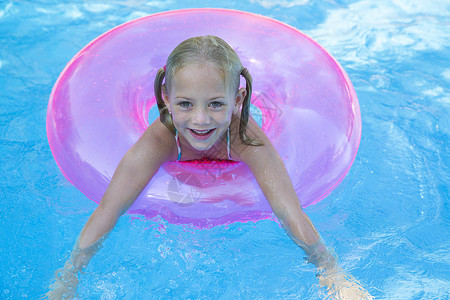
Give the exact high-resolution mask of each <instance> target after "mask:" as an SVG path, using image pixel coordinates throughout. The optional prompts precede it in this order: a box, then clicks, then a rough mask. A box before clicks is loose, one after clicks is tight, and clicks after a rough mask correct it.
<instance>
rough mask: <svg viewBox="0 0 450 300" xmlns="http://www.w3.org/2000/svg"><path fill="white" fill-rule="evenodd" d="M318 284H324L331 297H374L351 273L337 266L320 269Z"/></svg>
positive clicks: (350, 298) (350, 299)
mask: <svg viewBox="0 0 450 300" xmlns="http://www.w3.org/2000/svg"><path fill="white" fill-rule="evenodd" d="M318 278H319V284H320V285H322V286H324V287H325V288H326V290H327V293H328V295H329V296H331V297H332V298H333V299H349V300H352V299H355V300H356V299H358V300H359V299H374V298H373V297H372V296H371V295H370V294H369V292H368V291H367V290H366V289H364V288H363V287H362V285H361V284H360V283H359V282H358V280H356V279H355V278H354V277H353V276H352V275H350V274H346V273H345V272H344V270H343V269H341V268H340V267H339V266H336V267H334V268H333V269H330V270H325V269H322V270H321V272H320V273H319V274H318Z"/></svg>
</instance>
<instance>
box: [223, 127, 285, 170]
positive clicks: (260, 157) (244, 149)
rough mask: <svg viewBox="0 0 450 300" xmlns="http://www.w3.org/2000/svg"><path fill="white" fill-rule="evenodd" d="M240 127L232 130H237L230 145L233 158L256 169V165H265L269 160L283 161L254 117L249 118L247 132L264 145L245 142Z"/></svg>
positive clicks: (250, 136)
mask: <svg viewBox="0 0 450 300" xmlns="http://www.w3.org/2000/svg"><path fill="white" fill-rule="evenodd" d="M236 123H238V122H236ZM238 127H239V126H238V125H237V126H235V128H233V130H232V131H233V132H235V134H234V136H232V144H231V147H230V148H231V151H232V157H233V158H234V157H236V158H237V159H238V160H240V161H242V162H244V163H245V164H247V165H248V166H249V167H250V169H254V168H253V167H256V166H262V165H265V164H266V163H267V162H269V161H272V162H273V163H275V162H276V163H278V162H281V163H282V161H281V159H280V157H279V155H278V152H277V150H276V149H275V147H274V146H273V144H272V142H271V141H270V140H269V138H268V137H267V136H266V134H265V133H264V131H262V129H261V128H260V127H259V126H258V124H256V122H255V121H254V120H253V119H252V118H249V120H248V124H247V129H246V134H247V136H248V137H249V138H251V139H255V140H258V141H260V142H262V143H263V145H262V146H252V145H247V144H244V143H243V142H242V141H241V139H240V137H239V133H238V132H239V128H238ZM278 160H279V161H278Z"/></svg>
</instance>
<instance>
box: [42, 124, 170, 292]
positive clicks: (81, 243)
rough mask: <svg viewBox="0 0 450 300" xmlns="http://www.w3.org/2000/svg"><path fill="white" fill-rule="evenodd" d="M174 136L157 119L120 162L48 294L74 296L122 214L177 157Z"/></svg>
mask: <svg viewBox="0 0 450 300" xmlns="http://www.w3.org/2000/svg"><path fill="white" fill-rule="evenodd" d="M173 149H176V145H175V142H174V138H173V135H172V134H171V133H170V132H169V130H168V129H167V128H166V127H165V126H164V125H163V124H162V123H161V122H159V120H157V121H155V122H154V123H153V124H152V125H151V126H150V127H148V128H147V130H146V131H145V132H144V134H143V135H142V136H141V138H140V139H139V140H138V141H137V142H136V144H134V145H133V146H132V147H131V148H130V149H129V150H128V152H127V153H126V154H125V156H124V157H123V158H122V160H121V161H120V163H119V165H118V167H117V168H116V170H115V172H114V175H113V177H112V179H111V183H110V184H109V186H108V188H107V190H106V192H105V194H104V195H103V197H102V199H101V201H100V204H99V206H98V207H97V209H95V211H94V212H93V213H92V215H91V216H90V218H89V220H88V221H87V223H86V225H85V226H84V228H83V230H82V231H81V234H80V236H79V237H78V240H77V242H76V244H75V247H74V249H73V251H72V254H71V259H70V260H69V261H68V262H67V263H66V265H65V267H64V269H62V270H61V269H60V270H58V271H57V274H56V280H55V283H54V284H53V285H52V286H51V291H50V292H48V293H47V296H48V297H49V298H51V299H60V298H61V297H62V296H63V295H65V296H69V297H70V296H74V293H75V289H76V285H77V283H78V279H77V276H76V275H77V273H78V271H81V270H82V269H83V268H85V267H86V266H87V264H88V263H89V261H90V260H91V258H92V256H93V255H95V253H96V252H97V250H98V249H99V248H100V247H101V244H102V241H103V240H104V239H105V238H106V236H107V234H108V233H109V232H110V231H111V230H112V229H113V227H114V226H115V224H116V223H117V220H118V219H119V217H120V216H121V215H122V214H123V213H125V212H126V211H127V210H128V208H129V207H130V206H131V205H132V204H133V202H134V201H135V200H136V198H137V197H138V196H139V194H140V193H141V192H142V190H143V189H144V188H145V186H146V185H147V184H148V182H149V181H150V179H151V178H152V177H153V175H154V174H155V173H156V172H157V171H158V169H159V167H160V166H161V165H162V164H163V163H164V162H166V161H167V160H170V159H172V158H173V155H174V153H173Z"/></svg>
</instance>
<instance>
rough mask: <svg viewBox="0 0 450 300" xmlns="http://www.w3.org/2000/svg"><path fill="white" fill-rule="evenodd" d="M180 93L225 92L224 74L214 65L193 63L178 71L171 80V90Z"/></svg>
mask: <svg viewBox="0 0 450 300" xmlns="http://www.w3.org/2000/svg"><path fill="white" fill-rule="evenodd" d="M174 88H175V90H176V91H177V92H178V91H191V92H196V91H202V92H204V91H212V92H213V91H217V92H224V91H225V89H226V78H225V75H224V72H223V71H222V70H221V69H219V68H218V67H217V66H216V65H214V64H212V63H208V62H207V63H193V64H189V65H186V66H184V67H182V68H181V69H179V70H177V71H176V72H175V74H174V76H173V78H172V80H171V84H170V89H171V90H173V89H174Z"/></svg>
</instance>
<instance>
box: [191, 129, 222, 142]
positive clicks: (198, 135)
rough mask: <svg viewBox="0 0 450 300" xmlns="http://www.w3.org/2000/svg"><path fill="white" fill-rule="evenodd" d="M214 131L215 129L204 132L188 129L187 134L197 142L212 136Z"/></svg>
mask: <svg viewBox="0 0 450 300" xmlns="http://www.w3.org/2000/svg"><path fill="white" fill-rule="evenodd" d="M215 130H216V129H215V128H213V129H205V130H197V129H189V132H190V133H191V135H192V136H193V137H194V138H195V139H197V140H206V139H208V138H209V137H210V136H211V135H212V134H213V132H214V131H215Z"/></svg>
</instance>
